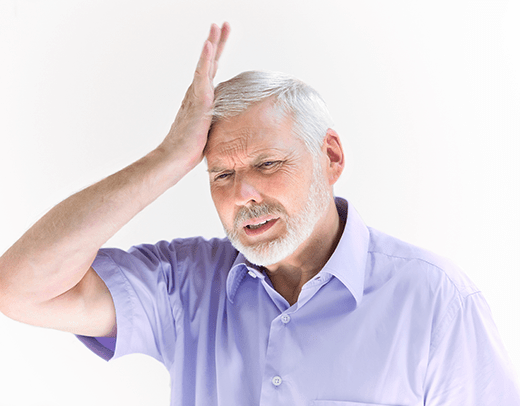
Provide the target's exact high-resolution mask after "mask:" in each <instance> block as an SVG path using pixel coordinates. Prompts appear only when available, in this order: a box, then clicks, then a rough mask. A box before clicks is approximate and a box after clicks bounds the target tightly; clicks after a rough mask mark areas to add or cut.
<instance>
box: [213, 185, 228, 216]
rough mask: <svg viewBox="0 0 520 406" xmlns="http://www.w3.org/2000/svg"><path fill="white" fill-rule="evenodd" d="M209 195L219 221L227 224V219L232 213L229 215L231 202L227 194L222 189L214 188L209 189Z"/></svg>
mask: <svg viewBox="0 0 520 406" xmlns="http://www.w3.org/2000/svg"><path fill="white" fill-rule="evenodd" d="M210 193H211V198H212V199H213V204H214V205H215V209H216V210H217V213H218V215H219V217H220V220H221V221H222V222H223V223H226V222H229V220H227V219H228V218H229V217H230V216H231V215H232V213H231V215H230V211H232V210H230V209H229V206H230V201H231V199H229V194H228V193H226V192H225V191H224V190H223V189H222V188H216V187H210Z"/></svg>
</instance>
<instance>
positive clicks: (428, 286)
mask: <svg viewBox="0 0 520 406" xmlns="http://www.w3.org/2000/svg"><path fill="white" fill-rule="evenodd" d="M368 229H369V233H370V243H369V248H368V261H369V265H370V266H369V267H368V269H367V270H368V271H369V272H371V273H372V275H371V276H372V277H374V278H375V279H378V278H397V279H398V280H402V281H403V282H404V281H406V282H407V283H409V284H410V285H411V286H415V287H417V289H421V288H422V289H423V290H425V291H426V292H427V293H428V294H429V295H436V294H437V295H438V294H441V293H444V294H449V295H450V296H452V297H453V298H455V297H456V298H458V299H459V300H461V301H463V300H464V299H465V298H466V297H468V296H470V295H472V294H473V293H477V292H479V290H478V288H477V287H476V286H475V284H474V283H473V282H472V281H471V280H470V279H469V277H468V276H467V275H466V274H465V273H464V272H463V271H462V270H461V269H460V268H459V267H458V266H457V265H455V264H454V263H453V262H452V261H450V260H449V259H447V258H444V257H442V256H440V255H437V254H435V253H433V252H431V251H428V250H426V249H424V248H421V247H418V246H416V245H413V244H410V243H407V242H405V241H402V240H400V239H398V238H395V237H392V236H390V235H388V234H385V233H383V232H381V231H378V230H375V229H373V228H370V227H369V228H368ZM443 296H444V295H443Z"/></svg>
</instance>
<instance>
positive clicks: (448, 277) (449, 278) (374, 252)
mask: <svg viewBox="0 0 520 406" xmlns="http://www.w3.org/2000/svg"><path fill="white" fill-rule="evenodd" d="M367 253H373V254H380V255H384V256H386V257H389V258H396V259H403V260H407V261H410V260H416V261H420V262H423V263H425V264H428V265H430V266H432V267H434V268H435V269H437V270H438V271H440V272H441V273H442V274H443V275H444V276H445V277H446V279H447V280H448V281H450V283H451V285H452V286H453V287H454V288H455V290H456V291H457V293H458V294H459V295H460V297H461V298H463V299H465V298H467V297H468V296H471V295H473V294H475V293H480V292H481V291H480V289H477V288H476V286H471V287H473V288H475V289H477V290H475V291H472V292H471V293H468V294H464V293H463V292H462V291H461V289H460V288H459V286H458V285H457V284H456V283H455V282H454V281H453V280H452V279H451V277H450V276H449V275H448V274H447V272H446V271H445V270H444V269H443V268H441V267H440V266H439V265H436V264H434V263H432V262H430V261H428V260H426V259H424V258H420V257H403V256H399V255H391V254H387V253H385V252H381V251H375V250H368V251H367ZM468 287H470V286H464V288H465V289H467V288H468Z"/></svg>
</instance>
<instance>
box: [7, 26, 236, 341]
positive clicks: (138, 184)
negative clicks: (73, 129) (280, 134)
mask: <svg viewBox="0 0 520 406" xmlns="http://www.w3.org/2000/svg"><path fill="white" fill-rule="evenodd" d="M228 35H229V25H228V24H226V23H225V24H224V25H223V26H222V29H220V28H219V27H217V26H216V25H212V27H211V31H210V34H209V37H208V40H207V41H206V42H205V43H204V47H203V50H202V54H201V56H200V59H199V62H198V65H197V69H196V71H195V75H194V78H193V82H192V84H191V86H190V87H189V88H188V91H187V93H186V96H185V98H184V100H183V102H182V105H181V108H180V110H179V112H178V113H177V116H176V118H175V121H174V123H173V125H172V127H171V129H170V132H169V133H168V135H167V136H166V138H165V139H164V141H163V142H162V143H161V144H160V145H159V147H158V148H156V149H155V150H154V151H152V152H150V153H149V154H148V155H146V156H145V157H143V158H142V159H140V160H139V161H137V162H135V163H133V164H132V165H130V166H128V167H127V168H125V169H123V170H121V171H120V172H118V173H116V174H114V175H112V176H109V177H108V178H106V179H104V180H102V181H100V182H98V183H96V184H94V185H92V186H90V187H88V188H86V189H84V190H82V191H81V192H79V193H77V194H75V195H73V196H71V197H69V198H68V199H66V200H64V201H63V202H61V203H60V204H58V205H57V206H55V207H54V208H53V209H51V210H50V211H49V213H47V214H46V215H45V216H44V217H43V218H41V219H40V220H39V221H38V222H37V223H36V224H35V225H34V226H33V227H32V228H31V229H29V230H28V231H27V232H26V233H25V234H24V235H23V236H22V237H21V238H20V239H19V240H18V241H17V242H16V243H15V244H14V245H13V246H12V247H11V248H10V249H9V250H8V251H7V252H6V253H5V254H4V255H3V256H2V257H0V311H1V312H2V313H4V314H5V315H6V316H8V317H11V318H13V319H15V320H18V321H21V322H24V323H28V324H32V325H36V326H42V327H50V328H55V329H58V330H64V331H69V332H72V333H75V334H81V335H90V336H104V335H110V334H111V333H113V332H114V327H115V310H114V305H113V302H112V298H111V296H110V293H109V291H108V289H107V287H106V286H105V284H104V283H103V281H102V280H101V279H100V278H99V277H98V276H97V274H96V273H95V272H94V270H93V269H92V268H91V264H92V262H93V260H94V258H95V257H96V254H97V251H98V250H99V248H101V246H102V245H103V244H104V243H105V242H106V241H107V240H108V239H109V238H110V237H112V236H113V235H114V234H115V233H116V232H117V231H118V230H119V229H120V228H121V227H123V226H124V225H125V224H126V223H127V222H128V221H130V220H131V219H132V218H133V217H134V216H135V215H136V214H137V213H139V212H140V211H141V210H142V209H143V208H145V207H146V206H147V205H149V204H150V203H152V202H153V201H154V200H155V199H156V198H157V197H159V196H160V195H161V194H162V193H164V192H165V191H166V190H167V189H169V188H170V187H172V186H173V185H175V184H176V183H177V182H178V181H179V180H180V179H181V178H182V177H183V176H184V175H186V174H187V173H188V172H189V171H190V170H191V169H193V168H194V167H195V166H196V165H197V164H199V163H200V161H201V160H202V157H203V150H204V147H205V145H206V141H207V134H208V130H209V126H210V123H211V115H210V114H209V113H210V111H211V107H212V104H213V94H214V93H213V78H214V76H215V73H216V69H217V63H218V58H219V57H220V54H221V52H222V50H223V48H224V45H225V42H226V40H227V37H228Z"/></svg>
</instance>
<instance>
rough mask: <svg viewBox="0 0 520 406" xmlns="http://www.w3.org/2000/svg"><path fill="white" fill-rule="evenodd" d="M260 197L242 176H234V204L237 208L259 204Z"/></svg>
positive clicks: (251, 184)
mask: <svg viewBox="0 0 520 406" xmlns="http://www.w3.org/2000/svg"><path fill="white" fill-rule="evenodd" d="M262 200H263V199H262V195H261V194H260V192H259V191H258V189H257V188H256V187H255V186H254V185H253V182H251V181H250V180H248V179H246V178H245V177H244V176H240V175H237V176H235V203H236V205H237V206H245V205H247V204H248V203H260V202H261V201H262Z"/></svg>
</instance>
